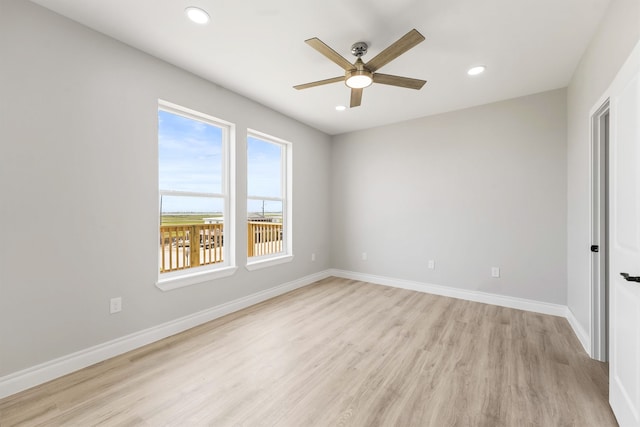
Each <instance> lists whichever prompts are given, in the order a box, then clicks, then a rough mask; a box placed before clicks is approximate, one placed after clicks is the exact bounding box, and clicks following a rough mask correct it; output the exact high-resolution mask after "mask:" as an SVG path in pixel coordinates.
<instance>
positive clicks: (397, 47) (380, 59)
mask: <svg viewBox="0 0 640 427" xmlns="http://www.w3.org/2000/svg"><path fill="white" fill-rule="evenodd" d="M423 40H424V36H423V35H422V34H420V33H419V32H418V30H416V29H415V28H414V29H413V30H411V31H409V32H408V33H407V34H405V35H404V36H402V37H401V38H400V39H399V40H397V41H396V42H395V43H393V44H392V45H391V46H389V47H388V48H386V49H385V50H383V51H382V52H380V53H379V54H377V55H376V56H375V57H373V58H372V59H371V61H369V62H367V63H366V64H365V67H366V68H367V70H369V71H371V72H372V73H373V72H375V71H376V70H378V69H380V68H381V67H382V66H383V65H385V64H388V63H389V62H391V61H393V60H394V59H396V58H397V57H398V56H400V55H402V54H403V53H405V52H406V51H408V50H409V49H411V48H412V47H414V46H416V45H417V44H418V43H420V42H422V41H423Z"/></svg>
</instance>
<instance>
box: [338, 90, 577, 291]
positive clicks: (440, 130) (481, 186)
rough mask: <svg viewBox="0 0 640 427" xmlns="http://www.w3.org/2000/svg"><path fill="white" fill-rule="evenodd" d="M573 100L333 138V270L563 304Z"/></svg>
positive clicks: (547, 97) (548, 96) (489, 108)
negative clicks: (495, 271) (494, 273)
mask: <svg viewBox="0 0 640 427" xmlns="http://www.w3.org/2000/svg"><path fill="white" fill-rule="evenodd" d="M565 96H566V92H565V90H555V91H551V92H545V93H541V94H537V95H531V96H527V97H523V98H517V99H513V100H508V101H504V102H498V103H494V104H489V105H485V106H480V107H475V108H470V109H466V110H462V111H457V112H452V113H446V114H442V115H438V116H431V117H426V118H422V119H417V120H412V121H408V122H404V123H399V124H395V125H389V126H384V127H379V128H375V129H369V130H365V131H359V132H353V133H348V134H344V135H340V136H337V137H335V138H334V142H333V150H332V162H331V164H332V170H333V172H332V174H331V175H332V179H333V183H332V191H333V203H334V205H333V208H334V209H333V211H332V212H333V217H332V220H333V224H332V228H333V231H334V236H338V237H337V238H334V240H333V245H332V250H331V254H332V265H333V266H334V267H336V268H339V269H345V270H350V271H356V272H361V273H368V274H374V275H379V276H387V277H392V278H400V279H406V280H412V281H417V282H421V283H427V284H436V285H445V286H451V287H454V288H460V289H465V290H473V291H484V292H490V293H494V294H500V295H506V296H512V297H519V298H527V299H532V300H537V301H541V302H549V303H556V304H565V303H566V176H565V170H566V104H565ZM362 252H367V255H368V260H367V261H363V260H362V259H361V253H362ZM429 259H433V260H435V263H436V268H435V270H429V269H427V260H429ZM492 266H498V267H500V268H501V277H500V278H499V279H495V278H491V277H490V269H491V267H492Z"/></svg>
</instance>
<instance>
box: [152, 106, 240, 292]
mask: <svg viewBox="0 0 640 427" xmlns="http://www.w3.org/2000/svg"><path fill="white" fill-rule="evenodd" d="M161 110H162V111H165V112H167V113H170V114H175V115H179V116H182V117H184V118H187V119H191V120H195V121H199V122H202V123H205V124H207V125H211V126H215V127H218V128H220V129H221V130H222V141H221V142H222V148H221V157H222V165H221V169H222V170H221V172H222V177H221V181H222V182H221V191H222V192H221V193H200V192H194V191H182V190H168V189H161V188H160V183H159V181H158V185H157V189H158V193H157V195H158V208H157V212H158V217H157V221H158V222H157V227H156V230H157V240H156V241H159V240H160V226H161V216H162V212H161V211H160V209H161V206H160V200H161V196H163V195H166V196H184V197H210V198H220V199H222V200H223V209H224V211H223V218H224V228H223V236H224V244H223V246H222V254H223V255H222V259H223V261H222V262H220V263H215V264H208V265H202V266H198V267H193V268H185V269H182V270H177V271H170V272H166V273H161V272H160V260H158V262H157V264H156V270H157V280H156V286H157V287H158V288H160V289H161V290H163V291H168V290H172V289H177V288H181V287H185V286H190V285H194V284H198V283H202V282H206V281H210V280H215V279H219V278H222V277H228V276H231V275H233V274H234V273H235V272H236V270H237V269H238V267H237V265H236V259H235V252H236V228H235V225H236V224H235V222H236V221H235V175H236V174H235V165H236V161H235V141H236V137H235V125H234V124H233V123H231V122H228V121H226V120H222V119H219V118H217V117H213V116H211V115H209V114H206V113H202V112H200V111H196V110H193V109H190V108H187V107H183V106H181V105H178V104H174V103H172V102H168V101H165V100H162V99H158V110H157V111H158V112H159V111H161ZM156 117H157V114H156ZM156 139H157V143H158V144H159V134H158V135H157V138H156ZM157 158H158V159H157V160H158V169H157V170H158V179H159V172H160V156H159V152H158V156H157Z"/></svg>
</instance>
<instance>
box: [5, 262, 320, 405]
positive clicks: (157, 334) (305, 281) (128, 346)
mask: <svg viewBox="0 0 640 427" xmlns="http://www.w3.org/2000/svg"><path fill="white" fill-rule="evenodd" d="M330 275H331V274H330V271H329V270H325V271H322V272H319V273H315V274H311V275H309V276H305V277H302V278H300V279H297V280H294V281H291V282H287V283H284V284H282V285H279V286H275V287H273V288H270V289H266V290H264V291H261V292H257V293H255V294H252V295H248V296H246V297H242V298H238V299H236V300H233V301H229V302H227V303H224V304H220V305H218V306H215V307H212V308H209V309H206V310H202V311H200V312H197V313H193V314H190V315H188V316H184V317H181V318H179V319H176V320H172V321H170V322H166V323H163V324H161V325H157V326H154V327H151V328H149V329H145V330H143V331H139V332H135V333H133V334H130V335H126V336H124V337H120V338H116V339H115V340H112V341H108V342H106V343H103V344H99V345H96V346H93V347H90V348H87V349H84V350H81V351H78V352H75V353H72V354H69V355H66V356H63V357H60V358H57V359H54V360H51V361H48V362H45V363H42V364H40V365H36V366H33V367H31V368H27V369H24V370H22V371H18V372H15V373H12V374H9V375H7V376H4V377H1V378H0V399H1V398H3V397H7V396H10V395H12V394H15V393H18V392H20V391H23V390H26V389H28V388H31V387H34V386H37V385H39V384H43V383H45V382H47V381H50V380H53V379H55V378H58V377H61V376H63V375H66V374H69V373H71V372H74V371H77V370H79V369H82V368H86V367H87V366H91V365H93V364H95V363H98V362H101V361H103V360H107V359H109V358H111V357H114V356H118V355H120V354H123V353H126V352H128V351H131V350H135V349H136V348H139V347H142V346H144V345H147V344H150V343H152V342H155V341H158V340H161V339H163V338H167V337H169V336H171V335H175V334H177V333H180V332H183V331H186V330H187V329H190V328H193V327H195V326H198V325H201V324H203V323H206V322H209V321H211V320H214V319H217V318H219V317H222V316H225V315H227V314H230V313H233V312H236V311H238V310H242V309H243V308H247V307H250V306H252V305H254V304H258V303H260V302H263V301H266V300H268V299H271V298H274V297H276V296H279V295H282V294H285V293H287V292H290V291H292V290H294V289H298V288H302V287H304V286H307V285H310V284H312V283H314V282H317V281H318V280H322V279H325V278H327V277H329V276H330Z"/></svg>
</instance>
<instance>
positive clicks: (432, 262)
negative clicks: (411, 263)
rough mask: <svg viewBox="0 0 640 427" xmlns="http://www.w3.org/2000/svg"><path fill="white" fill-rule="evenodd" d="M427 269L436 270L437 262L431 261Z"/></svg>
mask: <svg viewBox="0 0 640 427" xmlns="http://www.w3.org/2000/svg"><path fill="white" fill-rule="evenodd" d="M427 268H428V269H429V270H433V269H434V268H436V262H435V260H432V259H430V260H429V262H428V263H427Z"/></svg>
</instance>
